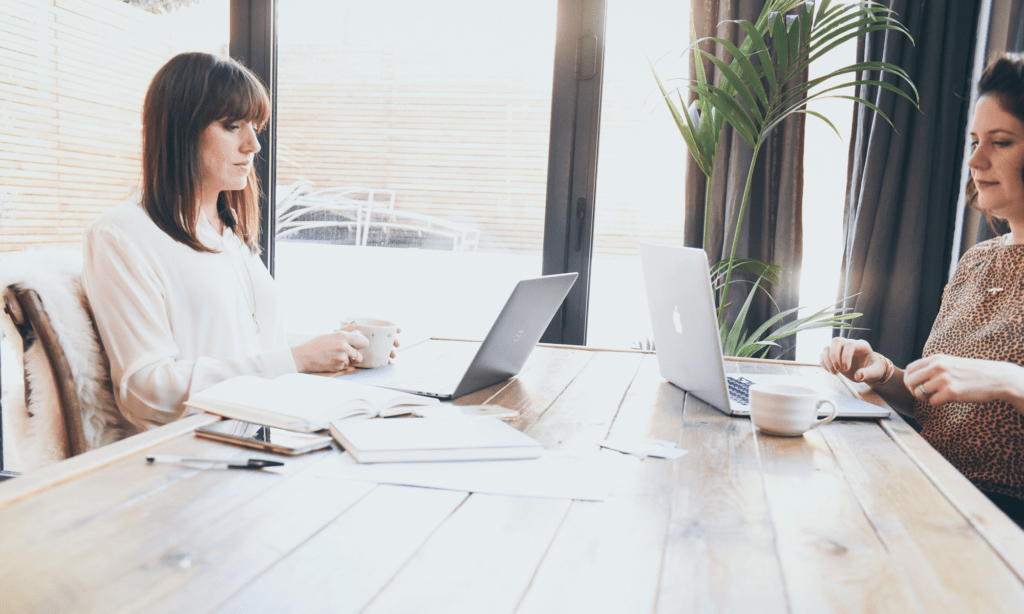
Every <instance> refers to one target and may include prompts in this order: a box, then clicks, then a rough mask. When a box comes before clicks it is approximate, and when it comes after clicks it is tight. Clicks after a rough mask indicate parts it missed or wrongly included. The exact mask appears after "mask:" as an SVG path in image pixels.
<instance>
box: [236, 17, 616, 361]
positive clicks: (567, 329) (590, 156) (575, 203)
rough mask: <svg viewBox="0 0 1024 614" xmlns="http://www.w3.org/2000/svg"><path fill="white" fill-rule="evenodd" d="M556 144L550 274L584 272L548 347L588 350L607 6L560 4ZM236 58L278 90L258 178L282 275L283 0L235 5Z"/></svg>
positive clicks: (551, 156) (546, 264)
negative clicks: (277, 200)
mask: <svg viewBox="0 0 1024 614" xmlns="http://www.w3.org/2000/svg"><path fill="white" fill-rule="evenodd" d="M557 15H558V17H557V20H558V24H557V30H556V37H555V41H556V42H555V62H554V76H553V89H552V96H551V128H550V140H549V144H548V177H547V195H546V199H545V218H544V248H543V265H542V273H543V274H544V275H552V274H556V273H568V272H576V273H579V278H578V279H577V280H576V283H575V284H574V286H573V288H572V290H571V291H570V292H569V295H568V296H567V297H566V299H565V302H564V303H563V305H562V307H561V308H559V311H558V313H556V314H555V317H554V318H553V319H552V321H551V324H550V325H549V326H548V329H547V330H546V331H545V333H544V336H543V337H542V339H541V341H543V342H546V343H561V344H570V345H585V344H586V331H587V307H588V300H589V295H590V265H591V259H592V255H593V243H594V211H595V202H594V192H595V189H596V186H597V146H598V136H599V130H600V125H601V87H602V84H603V76H604V46H605V20H606V15H607V0H558V11H557ZM229 52H230V54H231V57H233V58H235V59H237V60H239V61H240V62H242V63H243V64H245V65H246V66H248V67H249V68H250V69H251V70H252V71H253V72H255V73H256V75H257V76H259V77H260V79H262V80H263V82H264V83H265V84H266V85H267V89H268V90H269V91H270V99H271V104H272V106H273V114H272V116H271V121H270V124H269V125H268V126H267V127H266V128H264V130H263V132H261V133H260V135H259V138H260V141H261V145H262V146H263V155H261V156H258V157H257V161H256V175H257V177H258V179H259V182H260V185H261V186H264V188H265V189H264V190H263V195H262V196H261V197H260V212H261V218H260V247H261V248H262V250H263V253H262V258H263V262H264V264H265V265H266V266H267V269H268V270H269V271H270V274H271V275H273V274H274V240H273V237H274V234H275V230H276V229H275V221H276V216H275V213H276V212H275V206H274V201H273V199H271V198H270V195H271V194H272V193H273V192H274V189H275V186H276V170H277V151H276V141H277V139H276V136H277V0H231V37H230V45H229Z"/></svg>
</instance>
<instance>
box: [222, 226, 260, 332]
mask: <svg viewBox="0 0 1024 614" xmlns="http://www.w3.org/2000/svg"><path fill="white" fill-rule="evenodd" d="M220 245H221V248H222V249H223V250H224V251H227V243H225V242H224V237H223V236H221V237H220ZM232 251H234V250H232ZM239 257H240V258H241V259H242V268H244V269H245V273H246V275H247V276H248V278H249V291H250V292H251V293H252V304H251V305H250V304H249V296H248V295H247V294H246V292H245V283H244V282H243V281H242V276H241V275H240V274H239V273H238V269H237V268H236V267H235V261H234V258H233V257H231V256H229V259H230V261H231V271H232V272H233V273H234V274H235V279H237V280H238V287H239V288H241V290H242V298H243V299H245V306H246V307H248V308H249V313H251V314H252V323H253V325H254V326H255V327H256V333H257V334H259V332H260V321H259V319H258V318H257V317H256V284H254V283H253V282H252V271H250V270H249V265H248V264H247V263H246V262H245V255H244V254H239Z"/></svg>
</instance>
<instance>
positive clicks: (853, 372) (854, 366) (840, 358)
mask: <svg viewBox="0 0 1024 614" xmlns="http://www.w3.org/2000/svg"><path fill="white" fill-rule="evenodd" d="M820 361H821V366H822V367H823V368H825V369H826V370H828V372H829V373H832V374H833V375H835V374H837V373H842V374H843V375H845V376H846V377H848V378H849V379H851V380H853V381H855V382H864V383H866V384H868V385H873V384H874V383H876V382H879V381H881V379H882V378H883V377H885V369H886V367H887V366H888V365H887V364H886V362H885V361H884V360H883V359H882V357H881V356H879V355H878V354H877V353H875V352H874V351H872V349H871V344H869V343H868V342H867V341H864V340H863V339H856V340H854V339H844V338H843V337H835V338H833V339H832V343H831V344H830V345H828V346H826V347H825V349H823V350H822V351H821V359H820Z"/></svg>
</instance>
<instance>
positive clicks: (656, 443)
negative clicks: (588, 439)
mask: <svg viewBox="0 0 1024 614" xmlns="http://www.w3.org/2000/svg"><path fill="white" fill-rule="evenodd" d="M598 445H599V446H601V447H602V448H608V449H609V450H615V451H616V452H622V453H625V454H632V455H633V456H639V457H641V458H645V457H648V456H653V457H655V458H667V459H670V460H675V459H677V458H679V457H680V456H682V455H684V454H686V452H687V451H686V450H683V449H682V448H677V447H676V442H674V441H669V440H667V439H606V440H604V441H602V442H600V443H598Z"/></svg>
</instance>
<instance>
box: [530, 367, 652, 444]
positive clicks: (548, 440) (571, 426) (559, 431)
mask: <svg viewBox="0 0 1024 614" xmlns="http://www.w3.org/2000/svg"><path fill="white" fill-rule="evenodd" d="M643 357H644V355H643V354H620V353H617V352H595V353H593V358H592V359H591V360H590V361H588V362H587V364H586V367H585V368H584V369H583V371H582V372H580V373H579V375H577V376H576V378H575V379H573V380H572V383H571V384H569V386H568V387H566V389H565V390H564V392H562V394H561V395H559V396H558V398H557V400H555V402H554V403H552V404H551V407H550V408H549V409H548V410H547V411H545V412H544V413H543V414H542V415H541V416H540V417H539V418H538V419H537V420H536V421H535V422H533V423H532V424H528V425H525V426H526V428H525V430H524V432H526V433H527V434H529V435H530V436H532V437H533V438H534V439H536V440H537V441H539V442H541V443H542V444H544V448H546V449H584V450H587V451H596V450H597V449H598V448H597V442H599V441H604V439H605V437H606V436H607V434H608V430H609V429H610V428H611V424H612V421H613V420H614V419H615V414H616V413H617V412H618V410H619V406H620V404H621V403H622V400H623V398H624V397H625V395H626V392H627V391H628V390H629V386H630V383H631V382H632V381H633V378H634V377H635V376H636V372H637V369H639V367H640V363H641V361H642V360H643Z"/></svg>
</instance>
